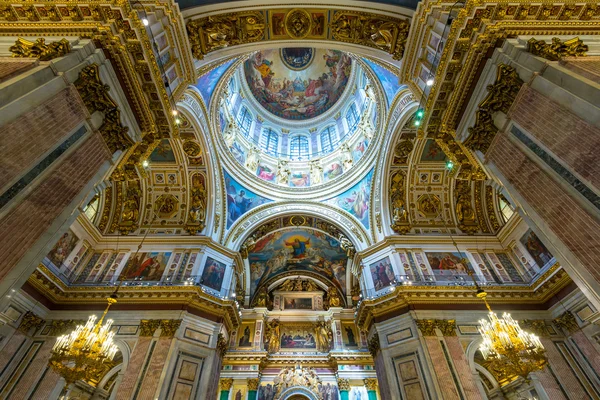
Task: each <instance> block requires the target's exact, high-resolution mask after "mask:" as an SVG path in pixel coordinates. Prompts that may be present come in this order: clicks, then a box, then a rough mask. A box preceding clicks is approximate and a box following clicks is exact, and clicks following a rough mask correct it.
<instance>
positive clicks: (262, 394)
mask: <svg viewBox="0 0 600 400" xmlns="http://www.w3.org/2000/svg"><path fill="white" fill-rule="evenodd" d="M276 391H277V390H276V389H275V388H274V387H273V385H272V384H270V383H268V384H266V385H262V386H260V387H259V388H258V393H257V400H273V399H274V398H275V393H276Z"/></svg>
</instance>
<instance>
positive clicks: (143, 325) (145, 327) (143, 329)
mask: <svg viewBox="0 0 600 400" xmlns="http://www.w3.org/2000/svg"><path fill="white" fill-rule="evenodd" d="M159 327H160V319H143V320H141V321H140V337H152V336H154V332H156V330H157V329H158V328H159Z"/></svg>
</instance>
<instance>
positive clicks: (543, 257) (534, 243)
mask: <svg viewBox="0 0 600 400" xmlns="http://www.w3.org/2000/svg"><path fill="white" fill-rule="evenodd" d="M520 241H521V244H522V245H523V246H525V249H526V250H527V252H528V253H529V254H530V255H531V257H533V259H534V261H535V263H536V264H537V265H538V267H540V268H543V267H544V266H545V265H546V264H547V263H549V262H550V260H552V258H553V257H554V256H553V255H552V253H550V251H549V250H548V249H547V248H546V246H545V245H544V243H542V241H541V240H540V239H539V238H538V237H537V235H536V234H535V233H533V231H532V230H531V229H529V230H528V231H527V232H525V234H524V235H523V236H522V237H521V239H520Z"/></svg>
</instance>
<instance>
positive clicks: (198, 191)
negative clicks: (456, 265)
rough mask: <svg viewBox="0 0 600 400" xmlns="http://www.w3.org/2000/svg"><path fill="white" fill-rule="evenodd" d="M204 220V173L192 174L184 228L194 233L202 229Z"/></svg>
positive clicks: (191, 233)
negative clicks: (188, 207) (188, 206)
mask: <svg viewBox="0 0 600 400" xmlns="http://www.w3.org/2000/svg"><path fill="white" fill-rule="evenodd" d="M205 222H206V188H205V179H204V175H202V174H200V173H198V174H194V175H193V176H192V190H191V191H190V210H189V213H188V220H187V224H186V225H185V230H186V231H188V233H189V234H190V235H195V234H197V233H198V232H200V231H202V229H204V225H205Z"/></svg>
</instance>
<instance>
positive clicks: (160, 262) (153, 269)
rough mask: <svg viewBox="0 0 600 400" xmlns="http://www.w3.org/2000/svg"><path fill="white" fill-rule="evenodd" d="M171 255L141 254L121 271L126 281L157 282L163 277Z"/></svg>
mask: <svg viewBox="0 0 600 400" xmlns="http://www.w3.org/2000/svg"><path fill="white" fill-rule="evenodd" d="M170 257H171V253H158V252H151V253H141V254H138V255H137V256H136V257H135V258H133V259H130V260H129V261H128V262H127V266H126V267H125V268H124V270H123V276H124V278H125V279H126V280H130V279H141V280H145V281H158V280H160V278H161V277H162V275H163V272H164V271H165V268H166V266H167V261H168V260H169V258H170Z"/></svg>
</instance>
